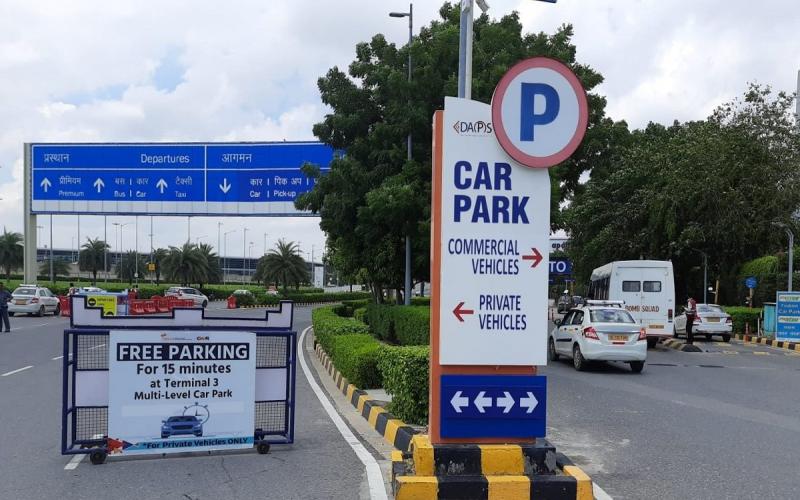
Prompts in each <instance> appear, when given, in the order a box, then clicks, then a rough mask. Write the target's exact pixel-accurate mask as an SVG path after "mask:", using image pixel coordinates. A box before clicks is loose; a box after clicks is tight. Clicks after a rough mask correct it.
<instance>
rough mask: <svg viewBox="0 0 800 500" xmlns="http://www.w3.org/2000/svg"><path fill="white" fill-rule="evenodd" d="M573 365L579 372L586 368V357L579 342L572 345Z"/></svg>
mask: <svg viewBox="0 0 800 500" xmlns="http://www.w3.org/2000/svg"><path fill="white" fill-rule="evenodd" d="M572 365H573V366H574V367H575V369H576V370H578V371H579V372H582V371H583V370H585V369H586V358H584V357H583V354H582V353H581V347H580V346H579V345H578V344H575V345H574V346H573V347H572Z"/></svg>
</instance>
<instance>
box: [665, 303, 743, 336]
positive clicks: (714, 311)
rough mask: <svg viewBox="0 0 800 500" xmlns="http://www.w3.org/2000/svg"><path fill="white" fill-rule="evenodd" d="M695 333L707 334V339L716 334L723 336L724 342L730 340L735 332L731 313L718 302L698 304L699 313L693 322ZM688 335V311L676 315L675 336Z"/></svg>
mask: <svg viewBox="0 0 800 500" xmlns="http://www.w3.org/2000/svg"><path fill="white" fill-rule="evenodd" d="M692 325H693V326H692V333H693V334H694V335H705V337H706V340H711V337H712V336H714V335H719V336H721V337H722V341H723V342H730V340H731V333H733V320H732V319H731V315H730V314H728V313H726V312H725V311H723V310H722V307H720V306H718V305H716V304H697V314H696V315H695V318H694V322H693V323H692ZM678 335H686V311H685V310H684V312H683V314H681V315H679V316H675V336H676V337H677V336H678Z"/></svg>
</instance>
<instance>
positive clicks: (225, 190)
mask: <svg viewBox="0 0 800 500" xmlns="http://www.w3.org/2000/svg"><path fill="white" fill-rule="evenodd" d="M219 190H220V191H222V194H228V191H230V190H231V185H230V184H228V178H227V177H225V178H223V179H222V184H220V185H219Z"/></svg>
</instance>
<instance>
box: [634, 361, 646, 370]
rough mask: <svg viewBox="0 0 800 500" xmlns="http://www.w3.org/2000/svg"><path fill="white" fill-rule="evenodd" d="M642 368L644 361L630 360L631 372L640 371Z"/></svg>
mask: <svg viewBox="0 0 800 500" xmlns="http://www.w3.org/2000/svg"><path fill="white" fill-rule="evenodd" d="M642 370H644V361H631V371H632V372H633V373H642Z"/></svg>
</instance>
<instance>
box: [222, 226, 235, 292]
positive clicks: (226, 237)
mask: <svg viewBox="0 0 800 500" xmlns="http://www.w3.org/2000/svg"><path fill="white" fill-rule="evenodd" d="M235 232H236V229H231V230H230V231H225V234H224V235H223V243H224V245H225V250H224V253H223V256H222V284H223V285H224V284H225V283H226V278H225V270H226V269H227V268H226V266H227V261H228V235H229V234H231V233H235Z"/></svg>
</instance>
